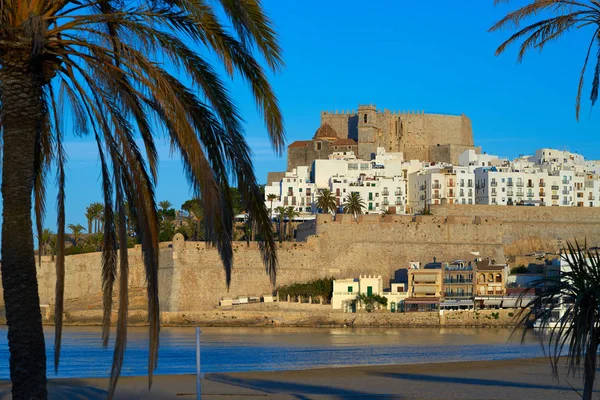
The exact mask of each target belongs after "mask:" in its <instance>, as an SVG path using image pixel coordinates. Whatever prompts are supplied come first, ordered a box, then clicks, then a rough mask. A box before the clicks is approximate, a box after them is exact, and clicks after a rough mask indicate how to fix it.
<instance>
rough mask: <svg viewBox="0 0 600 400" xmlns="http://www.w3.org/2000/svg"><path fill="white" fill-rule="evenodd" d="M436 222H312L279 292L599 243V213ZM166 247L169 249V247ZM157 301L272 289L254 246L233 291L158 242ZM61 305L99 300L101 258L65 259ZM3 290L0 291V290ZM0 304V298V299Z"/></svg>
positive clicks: (186, 251)
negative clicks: (413, 267) (324, 281)
mask: <svg viewBox="0 0 600 400" xmlns="http://www.w3.org/2000/svg"><path fill="white" fill-rule="evenodd" d="M432 212H433V213H434V215H423V216H403V215H398V216H396V215H388V216H377V215H363V216H360V217H359V218H358V221H354V219H353V218H352V217H351V216H349V215H338V216H337V217H336V218H335V220H332V218H331V216H330V215H318V216H317V220H316V222H315V223H314V234H313V235H309V236H307V240H306V242H299V243H290V242H284V243H283V244H282V245H281V247H280V248H279V252H278V257H279V270H278V274H277V283H278V285H286V284H290V283H294V282H306V281H309V280H311V279H315V278H322V277H329V276H333V277H335V278H351V277H357V276H359V275H361V274H372V275H381V276H382V277H383V279H384V284H385V285H386V286H387V283H388V282H389V280H390V279H394V278H401V277H402V276H403V274H404V273H405V271H404V270H405V268H406V267H407V266H408V263H409V262H410V261H420V262H428V261H430V260H432V258H433V257H437V259H438V260H455V259H471V258H472V255H471V254H470V253H471V252H475V251H477V252H479V253H480V254H481V255H482V256H485V257H492V258H494V259H495V260H497V261H498V262H502V261H505V259H506V256H511V255H519V254H525V253H528V252H532V251H537V250H553V249H554V250H556V249H557V248H558V246H559V245H561V244H564V243H565V241H566V240H569V239H574V238H577V239H580V240H582V239H583V238H587V241H588V244H589V245H590V246H594V245H598V244H600V241H599V239H600V209H593V208H560V207H552V208H550V207H517V206H513V207H501V206H466V205H458V206H455V205H440V206H433V207H432ZM170 246H171V247H170ZM129 255H130V278H129V280H130V286H131V287H132V288H136V289H142V288H144V287H145V273H144V268H143V265H142V260H141V252H140V250H139V249H130V250H129ZM55 276H56V275H55V265H54V261H53V260H52V259H51V258H50V257H43V258H42V263H41V265H38V278H39V293H40V300H41V302H42V304H53V303H54V290H55V289H54V284H55ZM159 279H160V300H161V309H162V311H164V312H183V311H195V310H203V309H211V308H214V307H215V306H217V305H218V302H219V300H220V299H221V298H222V297H237V296H244V295H250V296H260V295H264V294H268V293H271V292H272V291H273V287H272V285H271V283H270V281H269V279H268V277H267V275H266V274H265V271H264V267H263V265H262V260H261V256H260V252H259V251H258V248H257V247H256V244H255V243H251V245H250V246H249V247H248V246H247V245H246V243H245V242H235V243H234V268H233V275H232V283H231V287H230V288H229V289H228V288H227V287H226V286H225V274H224V271H223V268H222V265H221V261H220V258H219V255H218V252H217V250H216V249H215V248H212V247H210V246H207V245H206V244H205V243H201V242H185V241H182V240H176V241H174V242H173V243H172V244H171V243H165V244H161V251H160V269H159ZM65 284H66V287H65V295H66V300H67V302H69V301H76V300H78V301H79V302H81V301H82V299H83V302H85V299H88V298H98V296H100V293H101V287H102V285H101V258H100V253H90V254H82V255H74V256H69V257H67V258H66V282H65ZM0 292H1V290H0ZM0 303H1V297H0Z"/></svg>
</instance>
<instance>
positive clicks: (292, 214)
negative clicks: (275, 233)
mask: <svg viewBox="0 0 600 400" xmlns="http://www.w3.org/2000/svg"><path fill="white" fill-rule="evenodd" d="M285 216H286V218H287V220H288V228H289V230H290V232H289V235H288V237H289V238H290V240H291V239H292V237H293V236H294V231H293V229H294V226H293V225H292V221H293V220H294V218H296V217H298V216H300V214H298V212H297V211H296V209H295V208H294V207H292V206H289V207H287V208H286V210H285Z"/></svg>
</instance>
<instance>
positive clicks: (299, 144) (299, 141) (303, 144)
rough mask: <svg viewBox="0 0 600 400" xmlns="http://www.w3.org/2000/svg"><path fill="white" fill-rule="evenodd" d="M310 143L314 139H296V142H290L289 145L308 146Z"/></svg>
mask: <svg viewBox="0 0 600 400" xmlns="http://www.w3.org/2000/svg"><path fill="white" fill-rule="evenodd" d="M310 143H312V140H296V141H295V142H292V143H290V145H289V146H288V147H306V146H308V145H309V144H310Z"/></svg>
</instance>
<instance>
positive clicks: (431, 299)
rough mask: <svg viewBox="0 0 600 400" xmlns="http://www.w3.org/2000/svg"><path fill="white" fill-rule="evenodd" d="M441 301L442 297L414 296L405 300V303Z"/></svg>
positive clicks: (434, 302) (435, 302)
mask: <svg viewBox="0 0 600 400" xmlns="http://www.w3.org/2000/svg"><path fill="white" fill-rule="evenodd" d="M439 303H440V299H439V298H437V297H431V298H425V297H421V298H417V297H413V298H408V299H406V300H404V304H439Z"/></svg>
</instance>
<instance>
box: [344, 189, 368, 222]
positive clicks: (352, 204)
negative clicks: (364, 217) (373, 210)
mask: <svg viewBox="0 0 600 400" xmlns="http://www.w3.org/2000/svg"><path fill="white" fill-rule="evenodd" d="M343 207H344V212H345V213H346V214H352V215H353V216H354V220H355V221H356V220H357V219H358V215H359V214H362V210H363V208H365V207H366V204H365V202H364V201H363V199H362V198H361V197H360V193H358V192H350V193H348V196H346V201H345V202H344V204H343Z"/></svg>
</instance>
